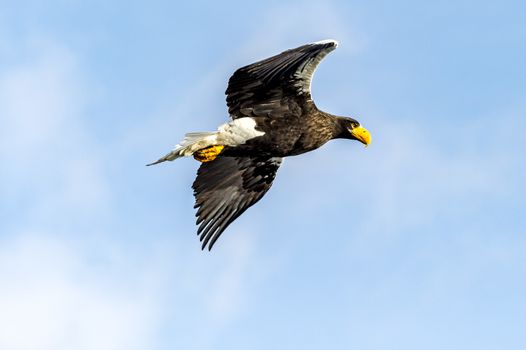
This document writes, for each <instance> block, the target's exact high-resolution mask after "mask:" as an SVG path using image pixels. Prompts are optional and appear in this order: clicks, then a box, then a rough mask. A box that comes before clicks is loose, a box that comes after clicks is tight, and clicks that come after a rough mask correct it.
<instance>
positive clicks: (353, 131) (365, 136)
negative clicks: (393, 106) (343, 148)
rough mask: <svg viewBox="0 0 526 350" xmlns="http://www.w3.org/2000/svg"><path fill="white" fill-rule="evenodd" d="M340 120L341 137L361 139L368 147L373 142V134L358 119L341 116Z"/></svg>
mask: <svg viewBox="0 0 526 350" xmlns="http://www.w3.org/2000/svg"><path fill="white" fill-rule="evenodd" d="M339 121H340V126H341V127H342V133H341V136H340V137H342V138H346V139H351V140H357V141H360V142H361V143H363V144H364V145H365V146H366V147H367V145H369V144H370V143H371V134H370V133H369V131H367V129H366V128H364V127H363V126H361V125H360V122H358V121H357V120H356V119H353V118H340V119H339Z"/></svg>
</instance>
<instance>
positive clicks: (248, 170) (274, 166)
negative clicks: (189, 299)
mask: <svg viewBox="0 0 526 350" xmlns="http://www.w3.org/2000/svg"><path fill="white" fill-rule="evenodd" d="M281 161H282V159H281V158H261V157H259V158H250V157H247V158H234V157H218V158H217V159H216V160H214V161H211V162H207V163H203V164H201V166H200V167H199V170H198V171H197V178H196V179H195V181H194V184H193V185H192V188H193V189H194V196H195V206H194V208H198V210H197V213H196V216H197V222H196V224H197V225H199V228H198V230H197V234H198V235H200V240H201V241H202V242H203V246H202V248H203V249H204V248H205V247H206V246H207V245H208V249H209V250H210V249H212V246H213V245H214V243H215V241H216V240H217V239H218V238H219V236H220V235H221V233H223V231H224V230H225V229H226V228H227V227H228V225H230V223H232V221H234V220H235V219H236V218H237V217H239V216H240V215H241V214H242V213H243V212H244V211H245V210H247V208H248V207H250V206H251V205H253V204H255V203H256V202H257V201H259V200H260V199H261V197H263V195H264V194H265V193H266V192H267V191H268V190H269V188H270V186H272V181H274V177H275V176H276V172H277V171H278V168H279V166H280V164H281Z"/></svg>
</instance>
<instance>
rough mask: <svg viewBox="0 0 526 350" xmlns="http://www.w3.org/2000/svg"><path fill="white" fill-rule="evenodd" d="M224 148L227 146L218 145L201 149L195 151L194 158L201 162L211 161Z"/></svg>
mask: <svg viewBox="0 0 526 350" xmlns="http://www.w3.org/2000/svg"><path fill="white" fill-rule="evenodd" d="M223 148H225V146H222V145H216V146H210V147H207V148H203V149H200V150H198V151H195V152H194V158H195V159H196V160H198V161H200V162H201V163H206V162H211V161H213V160H214V159H216V158H217V156H218V155H219V153H221V151H222V150H223Z"/></svg>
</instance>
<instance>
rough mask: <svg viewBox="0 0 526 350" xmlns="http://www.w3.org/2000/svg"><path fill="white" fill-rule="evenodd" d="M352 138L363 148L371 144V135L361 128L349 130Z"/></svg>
mask: <svg viewBox="0 0 526 350" xmlns="http://www.w3.org/2000/svg"><path fill="white" fill-rule="evenodd" d="M351 134H352V136H354V137H355V138H356V139H357V140H358V141H360V142H361V143H363V144H364V145H365V147H367V145H368V144H370V143H371V134H369V131H367V129H366V128H364V127H363V126H358V127H356V128H354V129H352V130H351Z"/></svg>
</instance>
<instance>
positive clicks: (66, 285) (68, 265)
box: [0, 232, 159, 350]
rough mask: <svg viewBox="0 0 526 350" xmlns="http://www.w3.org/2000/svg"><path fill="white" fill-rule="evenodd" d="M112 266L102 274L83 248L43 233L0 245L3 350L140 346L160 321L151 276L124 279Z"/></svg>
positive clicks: (146, 344) (0, 339)
mask: <svg viewBox="0 0 526 350" xmlns="http://www.w3.org/2000/svg"><path fill="white" fill-rule="evenodd" d="M121 268H122V266H118V264H115V262H113V263H111V264H104V269H101V268H97V265H96V264H94V263H93V261H90V258H89V256H88V255H87V254H86V251H85V249H84V248H79V247H75V246H72V245H68V244H65V243H64V241H60V240H57V239H53V238H52V237H50V236H48V235H46V234H44V233H43V232H34V233H24V234H22V235H20V236H19V237H18V238H13V239H11V240H6V239H4V240H2V248H1V249H0V275H1V276H2V281H1V285H2V287H1V288H0V309H1V310H2V312H1V313H0V328H1V329H2V332H0V348H2V349H12V350H18V349H20V350H26V349H27V350H30V349H42V350H43V349H53V350H59V349H112V350H115V349H145V348H151V347H152V345H154V344H155V331H156V327H157V326H158V324H157V322H156V321H157V320H158V318H159V316H158V314H157V313H158V312H159V305H158V300H156V299H155V298H154V296H155V295H157V292H156V290H155V285H153V286H152V285H151V284H147V283H142V282H144V281H147V280H148V275H149V273H150V271H148V270H146V271H138V272H139V276H137V277H135V278H134V279H131V280H130V279H126V278H123V277H122V276H121V277H120V278H118V279H113V278H112V277H113V275H118V271H119V270H120V269H121Z"/></svg>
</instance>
